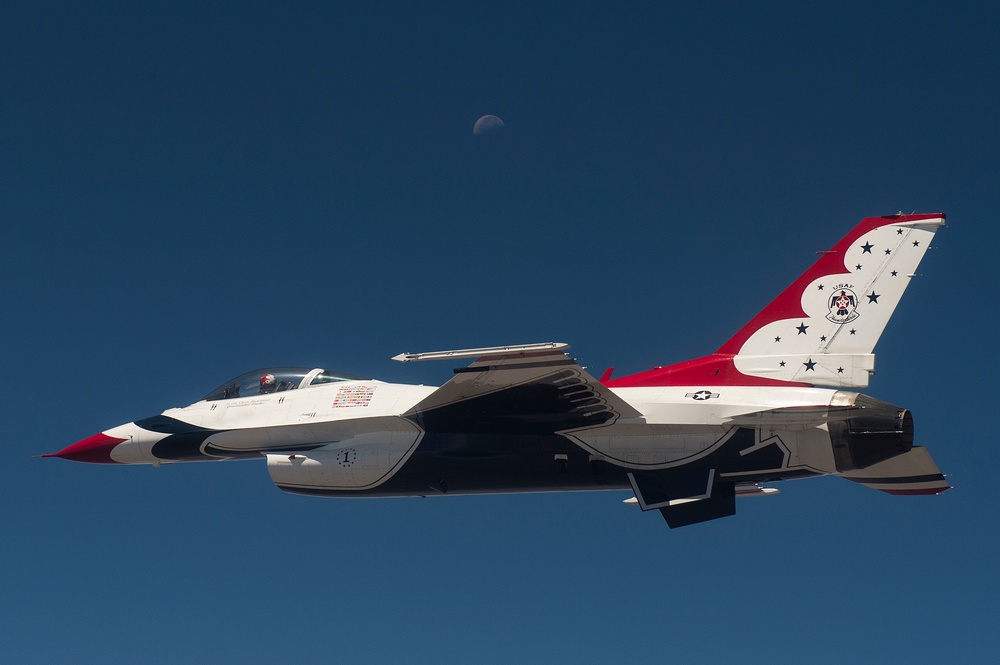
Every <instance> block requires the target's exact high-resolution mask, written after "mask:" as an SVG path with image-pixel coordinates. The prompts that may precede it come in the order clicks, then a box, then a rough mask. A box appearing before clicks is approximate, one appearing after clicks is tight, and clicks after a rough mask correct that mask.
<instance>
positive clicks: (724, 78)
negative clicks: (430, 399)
mask: <svg viewBox="0 0 1000 665" xmlns="http://www.w3.org/2000/svg"><path fill="white" fill-rule="evenodd" d="M615 4H616V3H608V4H592V3H580V4H574V3H566V4H556V3H546V4H544V5H543V6H535V5H534V4H527V5H523V6H519V5H512V4H499V3H491V4H490V5H488V6H484V7H475V6H469V5H468V4H459V3H454V4H437V3H430V4H426V3H425V4H421V5H411V4H397V3H391V2H384V3H372V4H365V5H364V6H363V7H362V6H360V5H359V6H357V7H344V6H339V5H337V4H321V3H316V6H314V5H312V4H307V3H287V2H286V3H281V4H277V3H274V4H271V3H233V4H225V3H221V4H211V5H208V6H205V5H204V4H203V3H190V4H189V3H164V4H157V5H153V6H147V5H146V4H141V5H140V4H136V3H124V2H123V3H87V5H86V6H79V5H77V4H76V3H65V4H64V3H58V2H49V3H45V2H31V3H24V2H17V1H15V2H10V3H5V4H4V6H3V8H0V62H3V67H2V68H0V219H2V220H3V223H4V224H3V226H4V232H3V238H4V242H3V243H2V244H0V251H2V253H3V261H2V262H0V277H2V281H0V304H2V308H3V318H2V319H0V320H2V321H3V325H2V326H0V340H2V342H3V348H4V349H5V353H4V358H5V361H6V368H7V371H8V376H7V380H5V381H3V382H0V383H2V387H0V390H2V393H0V394H2V404H3V407H2V412H0V414H2V420H0V428H2V429H0V436H2V442H3V445H4V447H5V452H6V454H5V462H4V463H3V464H2V465H0V482H2V485H3V488H4V490H3V496H4V499H5V501H4V503H5V506H6V507H5V509H4V510H3V511H0V533H2V534H3V545H2V546H0V658H2V659H3V660H4V662H17V663H22V662H23V663H46V662H65V661H74V662H82V663H89V662H93V663H131V662H136V661H140V660H141V661H142V662H149V663H174V662H179V661H187V662H216V661H219V660H231V661H239V662H247V663H254V662H262V663H263V662H275V661H277V660H279V659H280V660H283V661H284V660H297V661H301V662H315V661H318V660H328V661H335V662H347V661H348V660H350V661H353V662H361V663H364V662H371V663H379V662H387V661H391V660H392V661H396V662H435V663H442V662H445V663H447V662H479V663H508V662H511V661H515V660H518V661H523V660H529V661H537V662H542V661H550V662H575V663H605V662H620V661H623V660H627V661H632V662H649V661H657V662H663V661H674V662H727V661H728V662H732V661H735V660H737V659H740V660H745V659H754V660H762V659H763V660H767V661H768V662H771V663H800V662H814V663H842V662H845V661H860V662H907V663H921V662H928V663H929V662H939V661H941V660H942V659H949V660H951V661H955V662H967V661H972V660H980V659H981V658H982V656H981V654H982V653H984V652H988V650H990V649H992V650H995V649H996V647H997V638H996V625H997V619H998V613H997V609H996V602H995V595H996V590H997V588H998V585H1000V577H998V573H997V567H996V553H997V551H998V527H997V518H998V514H997V513H998V510H997V503H996V499H995V495H994V487H995V478H994V470H995V469H996V468H997V466H998V464H1000V459H998V457H1000V456H998V454H997V452H996V448H995V445H994V442H993V439H994V436H993V432H992V420H993V419H994V418H995V414H994V412H993V408H992V405H993V403H994V402H995V401H996V389H995V387H994V385H995V384H994V381H993V380H992V372H993V367H992V362H991V361H992V358H993V356H994V349H993V343H992V342H993V340H992V337H993V335H992V331H993V330H994V329H995V327H996V326H997V323H998V321H997V319H998V310H997V306H996V296H995V293H994V291H995V289H994V287H993V285H994V283H995V282H996V276H995V266H994V263H995V262H994V261H992V259H991V254H990V251H991V250H992V248H994V247H995V246H996V243H997V239H998V232H997V231H996V225H995V222H994V220H993V219H992V213H993V211H995V210H996V209H997V192H998V191H1000V188H998V176H1000V159H998V151H1000V127H998V122H997V110H996V100H997V99H998V98H1000V95H998V90H997V88H998V82H997V76H996V72H997V70H998V68H1000V47H998V46H997V45H996V40H995V34H994V32H995V26H996V25H997V22H998V19H1000V16H998V13H1000V12H998V10H997V9H996V8H993V7H988V6H986V3H968V4H966V3H959V4H958V5H955V4H953V3H920V2H917V3H859V4H853V3H841V4H838V5H835V6H834V5H828V6H822V7H819V6H814V3H768V4H767V5H765V6H757V5H754V4H753V3H736V2H731V3H730V2H719V3H711V4H708V5H705V6H699V5H695V4H690V3H685V4H673V3H642V4H639V5H635V6H631V7H626V8H622V7H618V6H615ZM485 114H495V115H497V116H499V117H500V118H502V119H503V120H504V122H505V124H506V127H505V128H504V129H503V130H501V131H499V132H495V133H492V134H488V135H485V136H474V135H473V133H472V127H473V124H474V123H475V121H476V119H477V118H478V117H480V116H482V115H485ZM900 210H902V211H904V212H910V211H917V212H933V211H944V212H946V213H947V214H948V219H949V228H947V229H945V230H943V231H942V232H941V233H939V235H938V237H937V239H936V240H935V246H936V248H937V249H935V250H934V251H932V252H929V253H928V255H927V257H926V258H925V260H924V263H923V264H922V266H921V273H922V275H923V276H922V277H921V278H920V279H919V280H916V281H915V282H914V284H913V285H912V286H911V287H910V289H909V290H908V292H907V294H906V296H905V298H904V299H903V302H902V304H901V305H900V307H899V309H898V310H897V312H896V315H895V317H894V318H893V320H892V321H891V322H890V324H889V326H888V329H887V330H886V333H885V335H884V336H883V337H882V340H881V342H880V344H879V346H878V348H877V349H876V353H877V356H878V370H879V371H878V374H877V376H876V377H874V380H873V382H872V385H871V386H870V388H869V389H867V390H866V392H867V393H868V394H871V395H873V396H875V397H878V398H880V399H884V400H888V401H890V402H893V403H896V404H900V405H903V406H906V407H908V408H910V409H911V410H912V411H913V413H914V414H915V418H916V427H917V441H918V443H920V444H924V445H927V446H928V447H930V449H931V451H932V453H933V455H934V457H935V459H936V460H937V462H938V464H939V465H940V466H941V468H942V469H943V470H944V471H945V472H946V473H948V474H950V478H951V481H952V482H953V484H954V485H956V487H957V489H956V490H954V491H950V492H946V493H945V494H943V495H941V496H938V497H931V498H911V499H901V498H897V497H890V496H886V495H882V494H880V493H878V492H874V491H871V490H868V489H865V488H863V487H860V486H855V485H853V484H851V483H847V482H844V481H841V480H838V479H834V478H824V479H818V480H813V481H809V482H791V483H786V484H784V485H782V486H781V487H780V489H781V494H779V495H777V496H774V497H768V498H763V499H746V500H742V501H741V502H740V503H739V506H738V514H737V516H736V517H734V518H727V519H723V520H718V521H715V522H711V523H707V524H703V525H697V526H692V527H688V528H684V529H680V530H673V531H671V530H668V529H667V528H666V526H665V524H664V523H663V520H662V519H661V518H660V517H659V515H656V514H642V513H641V512H640V511H639V510H637V509H635V508H633V507H630V506H626V505H623V504H622V503H621V501H622V500H623V499H625V498H627V497H628V493H623V492H613V493H587V494H552V495H526V496H499V497H455V498H447V499H428V500H418V499H412V500H406V499H400V500H370V501H361V500H323V499H310V498H304V497H296V496H290V495H285V494H283V493H281V492H280V491H278V490H276V489H275V488H274V487H273V486H272V485H271V483H270V480H269V478H268V476H267V473H266V470H265V468H264V465H263V464H262V463H252V462H242V463H229V464H200V465H199V464H189V465H174V466H170V467H164V468H160V469H153V468H150V467H111V466H108V467H104V466H97V465H82V464H74V463H69V462H65V461H62V460H51V459H46V460H42V459H34V458H32V457H31V456H33V455H37V454H40V453H45V452H53V451H56V450H59V449H61V448H63V447H64V446H66V445H68V444H70V443H73V442H75V441H77V440H79V439H82V438H84V437H86V436H89V435H91V434H93V433H95V432H98V431H100V430H103V429H106V428H108V427H111V426H114V425H117V424H120V423H123V422H127V421H131V420H134V419H137V418H140V417H145V416H149V415H153V414H155V413H158V412H160V411H162V410H163V409H164V408H167V407H171V406H183V405H185V404H188V403H190V402H193V401H195V400H196V399H198V398H199V397H201V396H202V395H204V394H205V393H207V392H208V391H209V390H211V389H212V388H214V387H216V386H217V385H219V384H220V383H221V382H222V381H224V380H225V379H227V378H229V377H231V376H235V375H237V374H240V373H242V372H244V371H247V370H250V369H253V368H256V367H261V366H267V365H279V364H280V365H307V366H322V367H327V368H331V369H338V370H342V371H346V372H351V373H355V374H360V375H367V376H374V377H377V378H380V379H383V380H387V381H400V382H410V383H426V384H440V383H443V382H444V381H446V380H447V379H448V377H449V376H450V374H451V372H450V369H451V367H450V366H449V365H448V364H447V363H426V364H417V365H402V364H398V363H393V362H391V361H390V360H389V358H390V357H391V356H393V355H395V354H397V353H400V352H403V351H427V350H436V349H447V348H460V347H470V346H483V345H492V344H505V343H519V342H536V341H548V340H555V341H565V342H569V343H571V344H572V345H573V352H574V354H575V356H576V357H577V358H578V359H579V360H580V361H581V362H582V363H583V364H584V365H586V366H588V367H590V368H591V369H592V370H593V371H594V372H595V373H600V372H601V371H603V369H604V368H605V367H608V366H615V367H616V374H618V375H621V374H624V373H629V372H637V371H641V370H644V369H648V368H649V367H651V366H653V365H660V364H668V363H671V362H677V361H681V360H685V359H687V358H692V357H696V356H700V355H703V354H705V353H708V352H711V351H713V350H715V349H716V348H717V347H718V346H719V345H720V344H721V343H722V342H724V341H725V340H726V339H728V337H729V336H730V335H731V333H732V332H734V331H735V330H736V329H737V328H738V327H739V326H741V325H742V324H743V323H744V322H745V321H746V320H748V319H749V318H750V317H751V316H753V314H755V313H756V312H757V311H758V310H759V309H760V308H761V307H762V306H763V305H765V304H766V303H767V302H768V301H769V300H770V298H771V297H773V296H774V295H775V294H777V293H778V291H779V290H780V289H781V288H783V287H784V286H785V285H787V284H788V283H789V282H791V280H792V279H794V278H795V277H796V276H797V275H798V274H799V273H800V272H801V271H802V270H804V269H805V268H806V267H808V265H809V264H810V263H811V262H812V260H813V259H814V258H815V254H814V252H815V251H816V250H821V249H826V248H827V247H829V246H831V245H832V244H833V243H834V242H836V241H837V240H838V239H839V238H840V237H841V236H842V235H843V234H844V233H845V232H846V231H847V230H848V229H850V228H851V227H852V226H853V225H854V224H855V223H856V222H857V221H858V220H860V219H861V218H862V217H866V216H870V215H878V214H887V213H893V212H896V211H900Z"/></svg>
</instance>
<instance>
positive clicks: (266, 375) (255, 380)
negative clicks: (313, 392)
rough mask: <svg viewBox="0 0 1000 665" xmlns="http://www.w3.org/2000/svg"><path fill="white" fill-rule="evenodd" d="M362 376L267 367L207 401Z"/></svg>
mask: <svg viewBox="0 0 1000 665" xmlns="http://www.w3.org/2000/svg"><path fill="white" fill-rule="evenodd" d="M359 380H362V378H361V377H358V376H352V375H350V374H344V373H343V372H330V371H327V370H325V369H318V368H317V369H309V368H308V367H267V368H264V369H258V370H254V371H252V372H247V373H246V374H241V375H240V376H237V377H236V378H235V379H231V380H229V381H226V382H225V383H224V384H222V385H221V386H219V387H218V388H216V389H215V390H213V391H212V392H210V393H208V395H206V396H205V397H204V398H203V401H209V402H214V401H216V400H220V399H234V398H236V397H254V396H256V395H269V394H271V393H280V392H284V391H286V390H297V389H299V388H311V387H313V386H321V385H323V384H325V383H336V382H338V381H359Z"/></svg>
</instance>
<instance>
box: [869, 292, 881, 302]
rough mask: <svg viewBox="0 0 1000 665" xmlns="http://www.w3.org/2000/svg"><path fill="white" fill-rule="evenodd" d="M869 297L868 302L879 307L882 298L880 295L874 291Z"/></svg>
mask: <svg viewBox="0 0 1000 665" xmlns="http://www.w3.org/2000/svg"><path fill="white" fill-rule="evenodd" d="M867 297H868V302H870V303H872V302H873V303H875V304H876V305H877V304H878V299H879V298H880V297H881V296H880V295H879V294H878V293H875V292H874V291H872V292H871V294H869V295H868V296H867Z"/></svg>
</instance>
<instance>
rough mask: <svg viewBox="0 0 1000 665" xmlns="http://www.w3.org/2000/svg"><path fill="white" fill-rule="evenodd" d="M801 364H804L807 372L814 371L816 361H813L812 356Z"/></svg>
mask: <svg viewBox="0 0 1000 665" xmlns="http://www.w3.org/2000/svg"><path fill="white" fill-rule="evenodd" d="M802 364H803V365H805V366H806V371H807V372H815V371H816V363H814V362H813V359H812V358H810V359H809V361H808V362H804V363H802Z"/></svg>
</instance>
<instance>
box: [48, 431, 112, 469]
mask: <svg viewBox="0 0 1000 665" xmlns="http://www.w3.org/2000/svg"><path fill="white" fill-rule="evenodd" d="M123 441H127V439H120V438H118V437H114V436H108V435H107V434H105V433H103V432H101V433H100V434H95V435H94V436H89V437H87V438H86V439H84V440H83V441H77V442H76V443H74V444H73V445H72V446H68V447H66V448H63V449H62V450H60V451H59V452H57V453H49V454H47V455H42V457H61V458H62V459H68V460H74V461H76V462H93V463H96V464H112V463H115V460H114V459H112V458H111V451H112V450H113V449H114V447H115V446H117V445H118V444H119V443H122V442H123Z"/></svg>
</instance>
